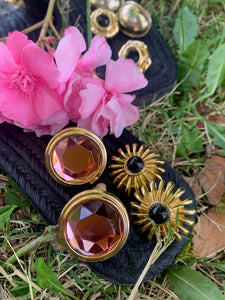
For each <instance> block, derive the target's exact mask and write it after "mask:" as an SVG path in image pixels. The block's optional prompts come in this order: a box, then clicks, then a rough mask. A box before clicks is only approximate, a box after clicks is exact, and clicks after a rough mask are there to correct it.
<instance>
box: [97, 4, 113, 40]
mask: <svg viewBox="0 0 225 300" xmlns="http://www.w3.org/2000/svg"><path fill="white" fill-rule="evenodd" d="M91 30H92V32H93V33H94V34H95V35H101V36H104V37H106V38H112V37H113V36H115V35H116V34H117V33H118V31H119V23H118V19H117V16H116V15H115V14H114V13H113V12H112V11H110V10H109V9H106V8H102V7H101V8H98V9H96V10H94V11H93V13H92V14H91Z"/></svg>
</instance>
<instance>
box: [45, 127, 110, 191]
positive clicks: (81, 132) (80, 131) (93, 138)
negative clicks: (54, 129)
mask: <svg viewBox="0 0 225 300" xmlns="http://www.w3.org/2000/svg"><path fill="white" fill-rule="evenodd" d="M73 136H78V137H79V136H80V137H85V138H87V139H88V140H90V142H91V143H93V145H95V147H96V149H98V151H99V153H100V156H101V159H100V162H99V163H100V167H99V168H98V169H97V170H96V171H95V172H93V173H91V172H90V173H89V174H88V175H87V176H83V177H81V178H74V179H71V180H66V179H65V178H64V177H63V176H61V175H60V173H59V172H57V171H56V169H55V167H54V162H53V161H54V151H55V148H56V147H57V145H58V144H59V143H60V142H61V141H63V140H64V139H67V138H70V137H73ZM106 163H107V152H106V149H105V146H104V144H103V142H102V141H101V139H100V138H99V137H98V136H97V135H95V134H94V133H92V132H91V131H89V130H86V129H84V128H78V127H70V128H67V129H64V130H62V131H60V132H59V133H58V134H56V135H55V136H54V137H53V138H52V139H51V140H50V142H49V143H48V145H47V148H46V151H45V165H46V167H47V170H48V172H49V174H50V175H51V176H52V178H53V179H54V180H56V181H57V182H58V183H60V184H63V185H66V186H73V185H82V184H86V183H88V182H89V183H93V182H95V181H96V180H98V179H99V177H100V176H101V175H102V173H103V171H104V170H105V167H106Z"/></svg>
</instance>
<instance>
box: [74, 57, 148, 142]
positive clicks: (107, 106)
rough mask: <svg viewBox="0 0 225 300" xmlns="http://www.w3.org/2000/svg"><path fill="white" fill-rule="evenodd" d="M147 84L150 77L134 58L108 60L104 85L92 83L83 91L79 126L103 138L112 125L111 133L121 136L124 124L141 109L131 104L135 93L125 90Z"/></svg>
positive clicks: (81, 93) (137, 117)
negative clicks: (138, 66)
mask: <svg viewBox="0 0 225 300" xmlns="http://www.w3.org/2000/svg"><path fill="white" fill-rule="evenodd" d="M146 85H147V80H146V79H145V77H144V75H143V74H142V73H141V72H140V71H139V70H138V68H137V66H136V65H135V63H134V62H133V61H132V60H130V59H128V60H125V59H124V58H123V56H121V57H120V58H119V59H118V60H117V61H112V60H111V61H109V62H108V63H107V64H106V75H105V83H104V85H103V86H101V85H98V86H97V85H95V86H93V85H90V84H89V85H87V86H86V89H84V90H82V91H81V92H80V96H81V105H80V106H79V109H78V111H79V113H80V116H81V118H80V119H79V120H78V122H77V125H78V126H80V127H84V128H87V129H90V130H91V131H93V132H95V133H96V134H97V135H98V136H100V137H103V136H104V135H106V134H107V132H108V127H110V133H111V134H114V135H115V136H116V137H119V136H120V135H121V134H122V132H123V129H124V128H125V127H127V126H129V125H131V124H133V123H134V122H136V121H137V120H138V119H139V109H138V108H137V107H136V106H134V105H132V104H131V102H132V101H133V100H134V99H135V95H128V94H125V93H127V92H131V91H134V90H138V89H140V88H143V87H145V86H146ZM93 103H95V104H93Z"/></svg>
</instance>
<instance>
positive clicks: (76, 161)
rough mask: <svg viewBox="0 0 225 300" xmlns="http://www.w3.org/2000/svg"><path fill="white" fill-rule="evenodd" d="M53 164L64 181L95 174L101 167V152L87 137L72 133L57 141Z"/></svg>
mask: <svg viewBox="0 0 225 300" xmlns="http://www.w3.org/2000/svg"><path fill="white" fill-rule="evenodd" d="M53 166H54V169H55V171H56V172H57V174H58V175H59V176H60V177H61V178H63V179H64V180H66V181H72V180H74V179H82V178H86V177H88V176H91V175H92V174H93V175H94V174H95V173H96V174H97V173H98V171H99V169H100V167H101V153H100V151H99V149H98V147H97V145H95V143H94V142H92V141H91V140H90V139H89V138H87V137H85V136H81V135H73V136H70V137H68V138H65V139H63V140H62V141H60V142H59V143H58V145H57V146H56V147H55V149H54V152H53Z"/></svg>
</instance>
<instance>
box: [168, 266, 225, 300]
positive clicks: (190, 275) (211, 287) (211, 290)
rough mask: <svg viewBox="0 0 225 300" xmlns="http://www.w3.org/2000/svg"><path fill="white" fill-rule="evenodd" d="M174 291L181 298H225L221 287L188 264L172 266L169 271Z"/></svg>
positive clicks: (206, 299)
mask: <svg viewBox="0 0 225 300" xmlns="http://www.w3.org/2000/svg"><path fill="white" fill-rule="evenodd" d="M167 276H168V281H169V283H170V285H171V286H172V288H173V291H174V292H175V293H176V294H177V295H178V296H179V297H180V298H181V300H190V299H191V300H218V299H225V296H224V295H223V294H222V292H221V291H220V289H219V288H218V287H217V286H216V284H215V283H214V282H212V281H211V280H210V279H209V278H207V277H206V276H204V275H203V274H202V273H201V272H199V271H195V270H192V269H190V268H189V267H186V266H178V267H177V268H176V269H175V268H173V267H170V268H169V270H168V273H167Z"/></svg>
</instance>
